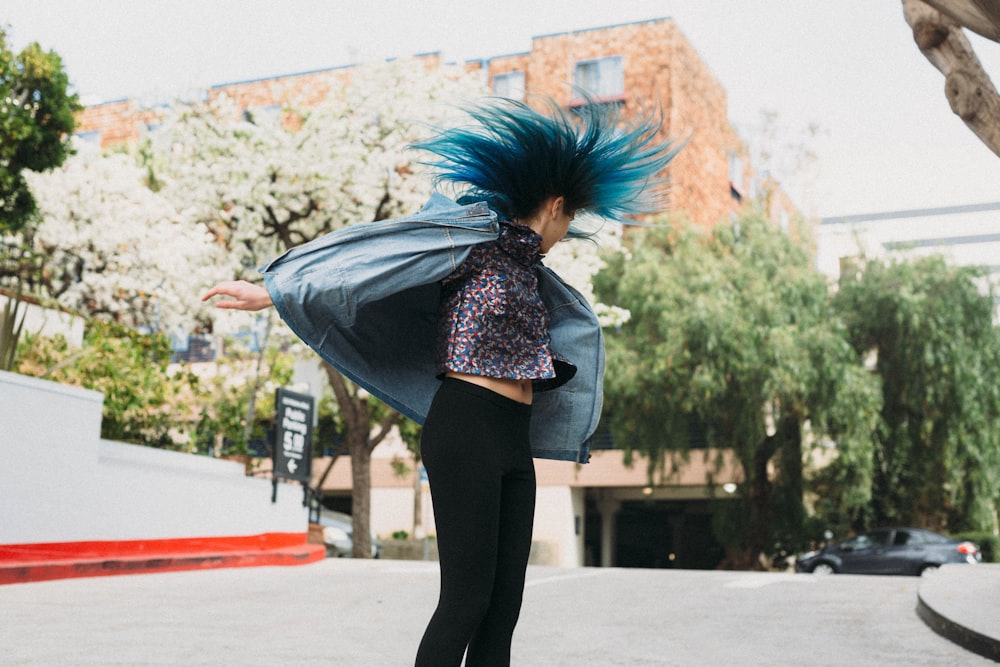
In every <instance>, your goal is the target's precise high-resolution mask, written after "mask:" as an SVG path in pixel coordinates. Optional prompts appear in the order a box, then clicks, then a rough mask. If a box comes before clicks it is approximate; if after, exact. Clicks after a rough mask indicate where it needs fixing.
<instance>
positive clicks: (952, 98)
mask: <svg viewBox="0 0 1000 667" xmlns="http://www.w3.org/2000/svg"><path fill="white" fill-rule="evenodd" d="M933 4H935V5H941V6H954V5H962V6H963V7H964V6H966V5H972V4H973V2H972V1H971V0H969V1H968V2H958V1H957V0H956V2H948V3H945V2H944V1H943V0H937V1H936V2H934V3H933ZM984 4H987V3H984ZM903 15H904V16H905V17H906V22H907V23H908V24H910V27H911V28H912V29H913V39H914V41H915V42H916V43H917V46H918V47H920V51H921V53H923V54H924V56H926V57H927V59H928V60H929V61H930V62H931V63H932V64H933V65H934V66H935V67H936V68H938V69H939V70H940V71H941V73H942V74H944V75H945V95H946V97H947V98H948V104H950V105H951V110H952V111H953V112H954V113H955V114H956V115H957V116H958V117H959V118H961V119H962V120H963V121H964V122H965V124H966V126H968V128H969V129H970V130H972V131H973V133H975V135H976V136H977V137H979V139H980V140H981V141H982V142H983V143H984V144H986V146H987V147H988V148H989V149H990V150H991V151H993V152H994V153H996V154H997V156H1000V94H998V93H997V90H996V88H995V87H994V86H993V82H992V81H990V78H989V76H988V75H987V74H986V71H985V70H984V69H983V66H982V64H981V63H980V62H979V58H977V57H976V54H975V52H974V51H973V50H972V45H971V44H970V43H969V40H968V38H967V37H966V36H965V34H964V33H963V32H962V28H961V26H960V25H959V24H958V23H956V22H955V21H954V20H952V18H950V17H949V16H946V15H945V14H942V13H941V12H940V11H938V10H937V9H934V7H932V6H930V4H929V3H925V2H923V1H922V0H903Z"/></svg>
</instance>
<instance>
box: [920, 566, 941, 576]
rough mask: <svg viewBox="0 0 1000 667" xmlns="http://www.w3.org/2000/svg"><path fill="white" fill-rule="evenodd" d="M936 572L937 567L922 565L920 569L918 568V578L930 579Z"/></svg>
mask: <svg viewBox="0 0 1000 667" xmlns="http://www.w3.org/2000/svg"><path fill="white" fill-rule="evenodd" d="M937 571H938V566H937V565H924V566H923V567H922V568H920V576H921V577H932V576H934V575H935V574H937Z"/></svg>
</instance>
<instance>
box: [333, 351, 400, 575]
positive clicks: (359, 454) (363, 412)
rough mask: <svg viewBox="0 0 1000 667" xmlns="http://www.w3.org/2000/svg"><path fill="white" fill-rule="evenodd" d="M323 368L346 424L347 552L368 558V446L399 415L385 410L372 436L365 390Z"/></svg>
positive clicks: (380, 437) (382, 435) (378, 439)
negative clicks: (350, 533) (349, 534)
mask: <svg viewBox="0 0 1000 667" xmlns="http://www.w3.org/2000/svg"><path fill="white" fill-rule="evenodd" d="M323 368H324V370H325V371H326V377H327V379H328V380H329V381H330V387H331V388H332V389H333V395H334V396H335V397H336V399H337V405H338V406H339V407H340V414H341V416H342V417H343V419H344V422H345V424H346V426H347V428H346V431H347V433H346V435H345V436H344V443H345V445H346V447H347V450H348V452H349V453H350V455H351V518H352V521H353V531H354V533H353V539H352V541H353V543H354V546H353V548H352V550H351V556H353V557H354V558H371V557H372V530H371V486H372V480H371V461H372V450H374V449H375V447H376V446H377V445H378V444H379V443H380V442H382V440H384V439H385V437H386V436H387V435H388V434H389V432H390V431H391V430H392V427H393V426H395V425H396V422H398V421H399V419H400V417H401V415H400V414H399V413H398V412H396V411H395V410H389V412H388V414H387V416H386V417H385V418H384V419H382V421H381V422H380V423H379V424H378V430H377V432H376V434H375V435H374V436H373V435H372V423H371V411H370V410H369V409H368V395H367V393H366V392H364V391H362V390H359V389H358V388H357V387H355V386H353V385H348V382H347V380H346V379H344V376H343V375H341V374H340V373H339V372H338V371H337V369H335V368H334V367H333V366H331V365H330V364H328V363H326V362H323Z"/></svg>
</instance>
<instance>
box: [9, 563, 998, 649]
mask: <svg viewBox="0 0 1000 667" xmlns="http://www.w3.org/2000/svg"><path fill="white" fill-rule="evenodd" d="M920 581H921V580H920V579H918V578H914V577H852V576H833V577H813V576H811V575H794V574H769V573H747V572H695V571H668V570H631V569H629V570H626V569H589V568H586V569H560V568H546V567H532V568H529V572H528V585H527V589H526V591H525V606H524V611H523V613H522V616H521V622H520V624H519V626H518V630H517V633H516V634H515V636H514V650H513V662H512V664H514V665H516V666H518V667H533V666H538V667H556V666H560V665H567V666H572V667H586V666H591V665H593V666H600V667H609V666H615V665H628V666H631V667H639V666H645V665H656V666H671V665H683V666H688V665H697V666H698V667H705V666H709V667H711V666H714V665H725V666H730V665H795V666H800V665H809V666H810V667H813V666H819V665H844V664H852V665H880V666H882V665H911V666H912V665H934V666H939V665H987V664H995V663H993V662H991V661H989V660H986V659H985V658H982V657H979V656H977V655H975V654H973V653H970V652H968V651H966V650H964V649H962V648H960V647H959V646H957V645H956V644H953V643H951V642H950V641H948V640H947V639H944V638H943V637H941V636H939V635H937V634H935V633H934V632H932V631H931V630H930V629H928V627H927V626H926V625H925V624H924V623H923V622H922V621H921V620H920V619H919V618H918V616H917V614H916V611H915V609H916V605H917V591H918V588H919V586H920ZM436 596H437V566H436V564H434V563H422V562H406V561H352V560H325V561H322V562H320V563H316V564H313V565H306V566H301V567H264V568H242V569H230V570H211V571H201V572H178V573H167V574H145V575H133V576H118V577H101V578H91V579H67V580H61V581H49V582H42V583H31V584H14V585H10V586H0V665H3V666H4V667H7V666H21V665H45V666H51V665H60V666H62V665H105V666H106V665H128V666H130V667H136V666H139V665H240V666H243V665H248V666H250V665H269V666H271V665H307V666H311V665H334V664H336V665H347V666H351V667H354V666H358V667H366V666H369V665H370V666H373V667H383V666H393V665H410V664H412V659H413V654H414V651H415V648H416V645H417V643H418V642H419V639H420V635H421V633H422V631H423V626H424V623H425V622H426V620H427V618H428V617H429V616H430V613H431V611H432V609H433V606H434V602H435V599H436Z"/></svg>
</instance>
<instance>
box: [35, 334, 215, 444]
mask: <svg viewBox="0 0 1000 667" xmlns="http://www.w3.org/2000/svg"><path fill="white" fill-rule="evenodd" d="M170 357H171V349H170V340H169V339H168V338H167V337H166V336H163V335H159V334H156V335H144V334H140V333H138V332H137V331H135V330H133V329H129V328H126V327H123V326H120V325H116V324H111V323H108V322H104V321H101V320H97V319H92V320H90V321H89V322H88V323H87V329H86V332H85V334H84V342H83V346H82V347H80V348H74V347H72V346H70V345H69V344H68V343H67V341H66V339H65V338H63V337H62V336H56V337H53V338H45V337H42V336H29V337H28V338H27V339H26V340H25V341H24V342H23V343H22V345H21V349H20V351H19V353H18V359H17V368H16V370H17V372H19V373H22V374H24V375H32V376H35V377H42V378H47V379H50V380H53V381H55V382H59V383H61V384H67V385H72V386H77V387H83V388H85V389H93V390H95V391H100V392H102V393H103V394H104V413H103V419H102V420H101V437H102V438H106V439H108V440H119V441H122V442H132V443H136V444H143V445H151V446H154V447H163V448H166V449H185V448H187V436H186V434H185V423H186V424H187V425H188V426H190V425H192V424H193V423H194V420H195V418H196V415H195V414H194V413H193V405H194V403H195V401H196V400H197V385H198V383H197V378H195V377H194V376H193V375H190V374H188V373H184V372H180V373H174V374H171V373H168V372H167V365H168V364H169V362H170Z"/></svg>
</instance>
